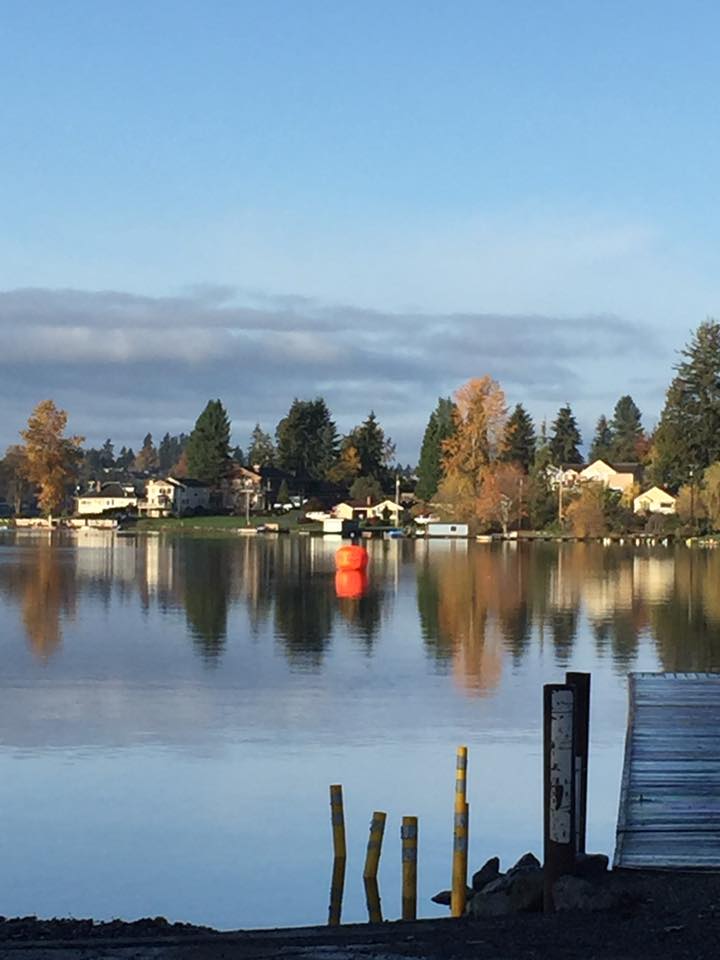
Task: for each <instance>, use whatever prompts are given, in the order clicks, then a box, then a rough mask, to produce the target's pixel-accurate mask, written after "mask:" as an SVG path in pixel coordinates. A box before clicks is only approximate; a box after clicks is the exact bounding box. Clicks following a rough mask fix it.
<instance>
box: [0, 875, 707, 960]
mask: <svg viewBox="0 0 720 960" xmlns="http://www.w3.org/2000/svg"><path fill="white" fill-rule="evenodd" d="M608 882H609V883H611V884H612V885H613V886H614V887H615V888H616V889H617V890H618V891H619V892H620V893H622V894H623V901H622V903H621V905H620V906H619V907H618V908H616V909H612V910H605V911H601V912H596V913H581V912H577V911H573V912H567V913H553V914H532V913H527V914H516V915H513V916H504V917H496V918H485V919H470V918H462V919H459V920H452V919H449V918H447V919H428V920H417V921H408V922H403V921H388V922H385V923H382V924H375V925H370V924H360V923H353V924H347V925H343V926H339V927H329V926H311V927H287V928H276V929H246V930H230V931H218V930H213V929H211V928H209V927H202V926H193V925H190V924H170V923H168V922H167V921H165V920H164V919H162V918H155V919H146V920H138V921H134V922H122V921H117V920H116V921H110V922H109V923H102V924H94V923H93V922H92V921H89V920H68V919H62V920H44V921H43V920H37V919H36V918H21V919H14V920H5V919H0V957H1V958H11V957H17V958H24V960H47V958H49V957H53V958H55V960H76V958H77V960H79V958H86V960H89V958H90V957H93V958H99V957H103V958H113V960H115V958H117V960H120V958H123V960H124V958H128V960H129V958H131V957H132V958H134V960H151V958H152V960H176V958H189V957H197V958H198V960H216V958H217V960H220V958H221V957H222V958H226V960H228V958H231V957H232V958H237V960H260V958H270V957H287V958H288V960H289V958H294V960H298V958H303V960H304V958H308V960H309V958H315V957H322V958H325V960H344V958H348V960H349V958H363V960H364V958H369V957H381V958H383V960H395V958H401V957H406V958H407V957H416V958H421V960H436V958H437V960H448V958H452V957H457V958H468V960H470V958H473V960H531V958H533V960H540V958H545V957H549V956H552V957H553V958H554V960H570V958H572V960H581V958H586V957H593V958H601V957H602V958H606V960H630V958H633V960H657V958H659V957H663V958H664V957H673V958H686V957H687V958H688V960H689V958H693V960H710V958H714V957H716V956H717V955H718V952H719V951H720V874H717V873H714V874H713V873H679V872H678V873H675V872H673V873H651V872H645V871H643V872H631V871H615V872H613V873H611V874H610V876H609V880H608Z"/></svg>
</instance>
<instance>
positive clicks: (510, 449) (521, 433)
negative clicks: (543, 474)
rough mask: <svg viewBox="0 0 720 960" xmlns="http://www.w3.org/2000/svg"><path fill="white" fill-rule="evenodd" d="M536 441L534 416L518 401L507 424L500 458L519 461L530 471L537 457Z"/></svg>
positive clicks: (511, 461) (507, 460)
mask: <svg viewBox="0 0 720 960" xmlns="http://www.w3.org/2000/svg"><path fill="white" fill-rule="evenodd" d="M536 442H537V441H536V437H535V426H534V424H533V422H532V418H531V417H530V414H529V413H528V412H527V410H526V409H525V407H523V405H522V404H521V403H518V404H516V406H515V409H514V410H513V412H512V413H511V414H510V417H509V419H508V422H507V423H506V424H505V434H504V436H503V448H502V454H501V456H500V459H501V460H504V461H505V462H506V463H517V464H518V465H519V466H520V467H521V468H522V469H523V470H524V471H525V473H528V472H529V470H530V467H531V465H532V462H533V460H534V459H535V445H536Z"/></svg>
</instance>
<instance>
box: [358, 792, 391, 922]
mask: <svg viewBox="0 0 720 960" xmlns="http://www.w3.org/2000/svg"><path fill="white" fill-rule="evenodd" d="M386 817H387V815H386V814H385V813H383V811H382V810H376V811H375V812H374V813H373V815H372V820H371V821H370V836H369V837H368V845H367V853H366V854H365V869H364V870H363V883H364V884H365V899H366V902H367V910H368V920H369V922H370V923H382V907H381V905H380V890H379V888H378V882H377V872H378V866H379V864H380V854H381V853H382V842H383V836H384V834H385V820H386Z"/></svg>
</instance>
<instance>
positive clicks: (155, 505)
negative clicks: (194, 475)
mask: <svg viewBox="0 0 720 960" xmlns="http://www.w3.org/2000/svg"><path fill="white" fill-rule="evenodd" d="M209 506H210V487H208V485H207V484H205V483H202V482H201V481H200V480H193V479H191V478H190V477H182V478H180V477H166V478H165V479H162V480H148V482H147V486H146V487H145V499H144V500H141V501H140V502H139V503H138V510H139V511H140V512H141V513H144V514H145V515H146V516H148V517H170V516H174V517H182V516H186V515H187V514H193V513H198V512H200V511H203V510H207V509H208V507H209Z"/></svg>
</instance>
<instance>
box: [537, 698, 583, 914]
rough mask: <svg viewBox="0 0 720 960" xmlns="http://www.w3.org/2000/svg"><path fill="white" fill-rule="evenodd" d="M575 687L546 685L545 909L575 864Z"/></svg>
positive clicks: (544, 754) (549, 908)
mask: <svg viewBox="0 0 720 960" xmlns="http://www.w3.org/2000/svg"><path fill="white" fill-rule="evenodd" d="M574 726H575V689H574V687H571V686H568V685H567V684H559V683H549V684H546V685H545V687H543V760H544V764H543V766H544V770H543V780H544V783H543V841H544V842H543V847H544V861H545V862H544V864H543V873H544V890H543V908H544V910H545V912H546V913H550V912H552V911H553V910H554V909H555V905H554V903H553V896H552V891H553V885H554V884H555V881H556V880H558V879H559V878H560V877H562V876H564V875H565V874H570V873H572V872H573V869H574V866H575V810H576V806H575V748H574V739H575V737H574V733H575V729H574Z"/></svg>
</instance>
